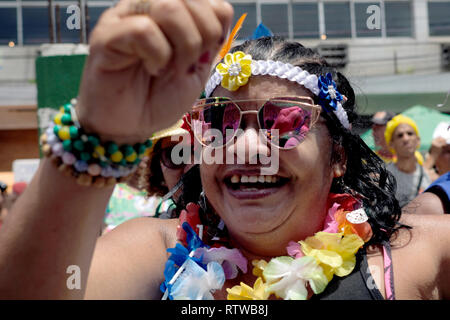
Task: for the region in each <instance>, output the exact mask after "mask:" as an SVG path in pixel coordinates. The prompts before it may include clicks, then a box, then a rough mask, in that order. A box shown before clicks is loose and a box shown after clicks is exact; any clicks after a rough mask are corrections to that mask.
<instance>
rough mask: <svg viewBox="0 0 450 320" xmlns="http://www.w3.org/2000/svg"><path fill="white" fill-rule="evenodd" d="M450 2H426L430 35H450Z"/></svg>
mask: <svg viewBox="0 0 450 320" xmlns="http://www.w3.org/2000/svg"><path fill="white" fill-rule="evenodd" d="M449 17H450V2H428V23H429V27H430V36H448V35H450V19H449Z"/></svg>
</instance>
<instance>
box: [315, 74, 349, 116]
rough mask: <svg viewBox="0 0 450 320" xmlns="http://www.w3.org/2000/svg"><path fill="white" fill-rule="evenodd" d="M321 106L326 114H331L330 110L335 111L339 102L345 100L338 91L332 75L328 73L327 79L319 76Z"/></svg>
mask: <svg viewBox="0 0 450 320" xmlns="http://www.w3.org/2000/svg"><path fill="white" fill-rule="evenodd" d="M318 85H319V90H320V93H319V104H320V105H321V106H322V108H323V109H324V110H325V111H326V112H330V111H331V110H330V108H331V109H333V111H335V110H336V109H337V103H338V101H342V100H344V98H343V97H342V95H341V94H340V93H339V91H337V87H336V82H334V81H333V78H332V77H331V73H327V75H326V76H325V77H323V76H319V83H318Z"/></svg>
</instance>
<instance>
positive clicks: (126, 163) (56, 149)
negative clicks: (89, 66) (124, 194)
mask: <svg viewBox="0 0 450 320" xmlns="http://www.w3.org/2000/svg"><path fill="white" fill-rule="evenodd" d="M73 103H76V102H75V101H72V103H68V104H65V105H64V106H62V107H61V108H60V112H59V113H58V114H57V115H56V116H55V117H54V120H53V122H54V123H53V124H52V125H51V126H50V127H49V128H48V129H47V130H46V132H45V133H44V134H43V135H42V136H41V144H42V150H43V152H44V154H45V155H46V156H47V157H50V158H51V159H52V163H54V164H55V165H56V166H57V168H58V170H59V171H61V172H62V173H64V174H66V175H67V176H73V177H74V178H76V181H77V183H79V184H80V185H83V186H91V185H93V186H96V187H104V186H110V185H114V184H115V183H117V182H122V181H124V180H126V179H127V178H128V177H129V176H130V175H131V174H132V173H133V172H134V171H135V170H136V169H137V167H138V164H139V162H140V161H141V159H142V158H143V157H144V156H145V155H146V154H147V153H148V151H149V149H150V147H151V140H149V139H147V140H146V141H145V142H144V143H140V142H139V143H135V144H133V145H131V144H122V145H119V144H117V143H116V142H112V141H110V140H109V141H107V142H104V140H103V139H101V138H100V137H99V136H98V135H96V134H89V133H87V132H86V130H85V129H84V128H82V127H81V125H80V122H79V119H78V117H77V114H76V111H75V109H74V107H73V105H72V104H73Z"/></svg>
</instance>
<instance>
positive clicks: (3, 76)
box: [0, 44, 88, 82]
mask: <svg viewBox="0 0 450 320" xmlns="http://www.w3.org/2000/svg"><path fill="white" fill-rule="evenodd" d="M87 52H88V47H87V46H86V45H82V44H57V45H55V44H43V45H41V46H23V47H20V46H16V47H13V48H10V47H8V46H0V82H33V81H34V80H35V78H36V75H35V65H34V63H35V59H36V57H37V56H38V55H42V56H50V55H70V54H84V53H87Z"/></svg>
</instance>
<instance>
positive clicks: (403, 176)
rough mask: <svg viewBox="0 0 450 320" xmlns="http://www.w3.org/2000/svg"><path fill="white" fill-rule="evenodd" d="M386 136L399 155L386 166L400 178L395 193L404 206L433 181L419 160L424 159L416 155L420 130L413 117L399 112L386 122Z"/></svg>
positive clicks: (393, 149) (394, 151) (390, 145)
mask: <svg viewBox="0 0 450 320" xmlns="http://www.w3.org/2000/svg"><path fill="white" fill-rule="evenodd" d="M384 135H385V139H386V143H387V144H388V145H389V147H390V148H391V150H392V152H393V153H394V154H395V155H396V157H397V161H396V162H395V163H388V164H387V166H386V167H387V169H388V170H389V171H390V172H391V173H392V174H393V175H394V177H395V179H396V181H397V190H396V193H395V196H396V198H397V199H398V201H399V203H400V206H401V207H403V206H405V205H406V204H408V203H409V202H410V201H411V200H412V199H414V198H415V197H417V196H418V195H419V194H420V193H422V192H423V191H424V190H425V189H426V188H427V187H428V186H429V185H430V183H431V180H430V178H429V176H428V174H427V172H426V171H425V170H424V168H423V166H422V163H419V160H418V159H421V160H420V162H422V161H423V158H422V157H418V155H417V154H418V153H419V152H418V151H417V149H418V148H419V146H420V135H419V129H418V128H417V124H416V123H415V122H414V120H412V119H411V118H409V117H406V116H404V115H402V114H399V115H397V116H395V117H393V118H392V119H391V120H390V121H389V122H388V123H387V125H386V130H385V133H384Z"/></svg>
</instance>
